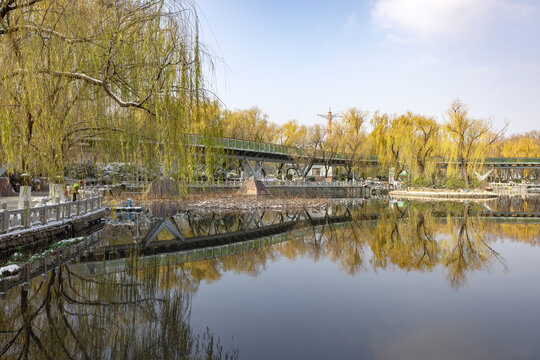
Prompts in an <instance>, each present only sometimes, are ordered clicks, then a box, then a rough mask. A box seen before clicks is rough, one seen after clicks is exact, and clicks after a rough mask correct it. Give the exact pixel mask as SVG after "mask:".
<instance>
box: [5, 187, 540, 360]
mask: <svg viewBox="0 0 540 360" xmlns="http://www.w3.org/2000/svg"><path fill="white" fill-rule="evenodd" d="M166 210H167V211H164V210H163V209H161V210H160V211H161V213H160V214H159V215H162V216H169V217H165V218H162V219H161V220H157V219H155V218H154V217H145V216H141V217H140V219H138V228H137V226H134V225H133V222H127V221H120V222H119V223H116V224H114V225H113V224H111V225H109V226H108V227H107V228H106V230H105V233H104V244H107V245H108V246H124V245H126V244H132V243H137V242H139V243H140V242H141V241H143V240H144V237H145V234H146V233H148V231H149V229H151V228H152V226H154V225H155V224H156V221H162V222H163V221H169V222H170V223H171V224H173V225H174V226H175V228H176V229H178V230H179V232H180V233H181V234H182V235H183V236H184V237H186V238H201V239H203V238H204V237H208V236H214V238H220V239H226V241H227V242H228V243H230V242H233V241H238V240H239V239H240V238H241V239H240V240H242V242H240V243H237V245H235V246H236V248H235V247H234V245H229V247H223V246H222V247H220V248H219V251H220V253H222V254H228V255H221V256H215V257H214V256H212V255H211V251H210V252H209V253H205V254H202V252H199V253H197V252H193V251H192V252H190V254H191V255H187V254H188V253H187V252H185V251H180V252H178V251H171V249H174V247H171V246H170V245H171V241H172V242H174V241H173V240H171V239H172V235H171V233H170V232H169V231H167V228H166V227H165V228H163V229H162V230H161V231H158V233H159V234H157V235H156V236H155V238H153V239H152V240H151V244H153V245H152V246H153V248H152V251H151V252H152V253H154V255H150V254H147V253H144V251H142V252H143V254H144V256H142V255H141V256H136V255H129V256H128V257H127V258H121V259H110V260H99V261H97V260H95V259H94V260H95V261H93V262H86V261H84V262H80V263H73V264H71V265H69V266H64V267H62V268H61V269H59V270H58V271H56V272H51V273H49V275H48V276H46V277H41V278H36V279H34V280H33V281H32V283H31V284H30V285H29V286H27V287H26V288H25V287H19V288H14V289H12V290H10V291H9V293H8V294H7V296H6V299H4V300H0V303H1V304H2V306H1V308H0V354H1V356H0V358H6V359H11V358H13V359H15V358H18V357H19V354H21V353H22V354H23V357H26V358H29V359H33V358H36V359H40V358H47V357H55V358H70V357H72V358H171V359H173V358H187V357H189V356H191V358H201V359H205V358H213V359H219V358H227V357H233V358H234V357H236V356H238V358H241V359H359V358H360V359H538V358H540V310H539V308H540V282H539V281H538V279H537V277H538V274H540V246H538V245H539V244H540V219H538V218H536V219H535V218H512V217H499V216H486V213H487V212H488V211H491V212H492V213H491V214H492V215H501V214H502V213H508V212H529V213H539V212H540V202H539V201H538V198H526V199H523V198H519V197H516V198H502V199H500V200H499V201H491V202H487V203H471V204H461V203H444V204H432V203H414V202H404V203H389V202H387V201H370V202H361V203H357V204H349V205H336V207H334V208H332V209H329V210H328V211H312V212H305V211H303V212H302V211H300V212H293V211H291V212H288V213H271V212H266V213H264V212H261V213H255V214H254V213H250V214H196V213H192V212H191V213H186V212H182V211H177V209H174V208H173V209H172V211H171V209H166ZM157 212H158V211H157V210H154V214H156V213H157ZM173 214H174V216H171V215H173ZM217 234H219V235H217ZM231 234H233V235H231ZM242 234H243V235H242ZM235 239H236V240H235ZM146 240H148V239H146ZM238 244H239V245H238ZM238 246H239V247H238ZM249 249H251V250H249ZM214 253H215V252H214ZM197 254H198V255H197ZM201 254H202V255H201ZM190 256H191V258H195V257H197V256H198V257H199V258H201V257H206V259H205V260H199V261H188V258H190ZM207 354H210V355H209V356H207ZM53 355H54V356H53Z"/></svg>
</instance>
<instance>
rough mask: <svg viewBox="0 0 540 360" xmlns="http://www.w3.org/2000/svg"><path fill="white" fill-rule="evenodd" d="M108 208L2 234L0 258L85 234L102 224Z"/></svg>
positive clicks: (0, 237)
mask: <svg viewBox="0 0 540 360" xmlns="http://www.w3.org/2000/svg"><path fill="white" fill-rule="evenodd" d="M107 214H108V210H106V209H104V208H101V209H98V210H96V211H93V212H91V213H88V214H85V215H81V216H76V217H73V218H70V219H65V220H61V221H54V222H51V223H49V224H47V225H41V226H34V227H31V228H28V229H21V230H17V231H13V232H9V233H6V234H2V235H0V258H1V257H5V256H8V255H9V254H11V253H13V252H14V251H17V250H27V249H35V248H37V247H40V246H42V245H44V244H47V243H50V242H55V241H57V240H61V239H66V238H70V237H74V236H81V235H85V234H87V233H89V232H91V231H93V230H95V229H97V228H98V227H100V226H101V223H102V219H103V218H104V217H105V216H107Z"/></svg>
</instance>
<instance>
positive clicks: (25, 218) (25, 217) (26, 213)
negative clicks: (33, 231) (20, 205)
mask: <svg viewBox="0 0 540 360" xmlns="http://www.w3.org/2000/svg"><path fill="white" fill-rule="evenodd" d="M31 212H32V209H31V208H30V207H25V208H24V209H23V213H22V214H21V225H22V226H23V227H24V228H29V227H30V223H31V222H32V221H31V220H32V217H31Z"/></svg>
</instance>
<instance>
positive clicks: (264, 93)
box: [196, 0, 540, 133]
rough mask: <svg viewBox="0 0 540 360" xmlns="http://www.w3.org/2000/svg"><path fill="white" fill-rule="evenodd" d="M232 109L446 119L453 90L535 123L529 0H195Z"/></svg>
mask: <svg viewBox="0 0 540 360" xmlns="http://www.w3.org/2000/svg"><path fill="white" fill-rule="evenodd" d="M196 5H197V7H198V11H199V17H200V20H201V24H202V30H203V39H204V42H205V43H206V44H207V46H208V47H209V48H210V49H211V51H212V54H213V55H214V56H215V57H216V60H215V76H214V79H213V81H212V86H213V90H214V91H215V92H216V93H217V95H218V96H219V97H220V99H221V100H222V101H223V102H224V104H225V105H226V106H227V108H229V109H240V108H248V107H251V106H259V107H260V108H261V109H262V111H263V112H265V113H266V114H268V115H269V119H270V120H271V121H273V122H276V123H283V122H285V121H287V120H290V119H297V120H298V121H299V122H301V123H303V124H313V123H316V122H319V123H324V120H323V119H321V118H319V117H317V114H324V113H326V112H327V111H328V108H329V107H330V108H332V111H334V112H342V111H345V110H347V109H348V108H350V107H353V106H354V107H359V108H361V109H362V110H366V111H369V112H371V113H372V112H374V111H376V110H379V111H381V112H387V113H402V112H405V111H407V110H411V111H414V112H416V113H420V114H425V115H431V116H435V117H436V118H437V119H438V120H439V121H441V122H442V121H443V120H444V116H445V115H444V114H445V111H446V109H447V108H448V106H449V104H450V103H451V102H452V101H453V100H454V99H456V98H459V99H460V100H461V101H463V102H464V103H465V104H467V105H468V106H469V108H470V114H471V115H472V116H474V117H478V118H488V119H492V120H493V122H494V124H495V126H496V127H501V126H503V124H504V122H505V121H509V122H510V128H509V131H508V133H517V132H523V131H528V130H533V129H540V126H539V124H540V1H538V0H536V1H535V0H366V1H345V0H334V1H319V0H312V1H307V0H305V1H294V0H291V1H280V0H276V1H256V0H252V1H248V0H197V1H196Z"/></svg>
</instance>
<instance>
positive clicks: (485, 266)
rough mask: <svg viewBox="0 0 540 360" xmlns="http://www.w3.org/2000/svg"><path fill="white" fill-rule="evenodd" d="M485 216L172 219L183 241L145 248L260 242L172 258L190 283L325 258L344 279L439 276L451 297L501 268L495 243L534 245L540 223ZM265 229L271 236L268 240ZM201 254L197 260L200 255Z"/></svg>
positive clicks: (397, 212)
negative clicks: (471, 278)
mask: <svg viewBox="0 0 540 360" xmlns="http://www.w3.org/2000/svg"><path fill="white" fill-rule="evenodd" d="M510 203H511V202H510ZM523 204H524V203H521V208H520V209H519V210H521V211H520V212H523V211H522V210H523ZM492 207H495V206H493V205H492ZM529 209H530V207H529ZM501 210H508V208H507V207H506V205H505V204H503V205H500V206H499V208H497V209H496V210H495V211H499V212H500V211H501ZM490 214H499V213H497V212H493V213H487V212H486V204H483V203H429V202H425V203H422V202H420V203H416V202H406V203H403V204H398V203H391V204H381V203H374V202H363V203H360V204H355V205H354V206H342V205H336V206H335V207H332V208H331V209H327V210H325V211H318V212H309V211H305V210H302V211H298V210H297V211H295V212H291V213H275V212H259V213H248V214H246V213H244V214H218V213H215V214H209V215H206V216H202V215H200V214H197V213H193V212H179V213H176V214H175V215H174V216H172V217H170V218H167V219H168V220H169V221H171V222H172V223H173V224H174V226H175V229H177V230H178V232H179V233H181V234H182V235H183V236H184V237H185V238H184V239H171V238H167V236H166V235H162V238H159V237H156V239H154V242H153V243H152V245H151V246H150V245H148V246H149V248H151V249H152V250H153V251H154V252H156V251H157V252H164V253H165V252H170V251H171V244H177V243H178V244H185V242H186V239H187V240H189V239H196V240H197V241H200V240H201V239H211V240H212V239H213V240H215V239H219V240H220V241H221V242H219V243H218V244H219V245H221V244H223V243H227V242H231V243H234V242H238V241H244V240H246V239H255V238H258V239H260V242H261V244H262V245H260V246H255V247H256V248H257V249H255V250H254V248H253V247H252V248H250V250H251V251H248V252H244V253H240V254H233V255H227V254H230V253H231V252H230V251H229V250H228V247H227V248H224V249H223V250H221V248H222V247H220V248H219V255H222V254H225V256H218V257H215V258H211V259H207V260H204V261H197V262H193V261H190V260H193V259H194V258H193V257H191V258H190V257H188V256H177V255H171V258H172V259H174V260H173V262H174V263H175V264H176V265H175V266H178V267H179V268H181V271H182V273H184V274H189V278H191V279H193V280H195V281H200V280H206V281H207V282H212V281H215V280H218V279H220V278H221V274H222V273H226V272H229V271H233V272H241V273H248V274H250V275H258V274H259V273H260V272H262V271H264V269H265V268H266V266H267V264H268V263H269V262H272V261H274V260H276V259H278V258H280V257H284V258H287V259H291V260H294V259H296V258H297V257H309V258H311V259H312V260H313V261H315V262H316V261H318V260H320V259H325V258H327V259H329V260H331V261H332V262H335V263H337V264H339V266H340V267H341V268H342V269H343V270H344V271H346V272H347V273H349V274H351V275H353V274H356V273H360V272H367V271H374V272H379V271H387V270H393V269H400V270H404V271H434V270H435V269H440V270H442V271H443V272H444V273H445V276H446V278H447V280H448V283H449V284H450V286H452V287H454V288H456V289H457V288H460V287H462V286H463V285H464V284H465V283H466V279H467V274H469V273H471V272H474V271H484V270H489V269H491V268H492V266H494V265H497V266H500V267H502V269H506V268H507V265H506V262H505V260H504V258H503V256H501V254H499V253H497V251H495V250H494V249H493V247H492V243H493V242H494V241H496V240H499V239H502V238H508V239H515V240H517V241H522V242H527V243H529V244H534V245H536V244H539V243H540V221H538V220H536V219H534V218H533V219H522V218H518V219H515V218H507V217H499V216H497V217H492V216H490ZM269 229H277V230H276V231H275V232H273V233H271V234H273V235H270V236H269ZM249 234H251V235H252V236H251V237H249V236H248V235H249ZM217 235H219V236H217ZM265 235H266V237H265ZM275 236H279V238H280V239H281V240H280V241H279V244H277V245H273V246H267V247H265V246H264V245H265V244H266V243H265V242H264V241H265V240H264V239H268V238H273V237H275ZM267 243H270V244H273V243H274V242H272V241H270V242H267ZM203 244H204V243H203ZM212 245H213V243H212V242H210V243H206V246H210V247H211V246H212ZM172 249H173V250H174V249H175V248H174V247H172ZM139 250H140V249H139ZM225 250H227V251H225ZM201 253H203V255H204V254H205V251H204V250H201ZM205 257H208V256H205ZM199 258H200V257H199ZM169 266H170V265H169Z"/></svg>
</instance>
